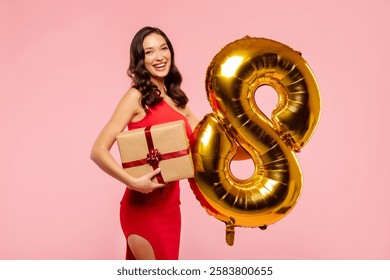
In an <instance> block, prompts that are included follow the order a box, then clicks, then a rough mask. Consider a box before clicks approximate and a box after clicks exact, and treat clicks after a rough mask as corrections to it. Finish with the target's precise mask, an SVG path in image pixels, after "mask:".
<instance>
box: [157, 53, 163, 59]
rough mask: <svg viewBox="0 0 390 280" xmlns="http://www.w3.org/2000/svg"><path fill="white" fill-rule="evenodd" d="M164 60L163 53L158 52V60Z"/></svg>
mask: <svg viewBox="0 0 390 280" xmlns="http://www.w3.org/2000/svg"><path fill="white" fill-rule="evenodd" d="M162 59H163V55H162V53H161V52H157V53H156V60H162Z"/></svg>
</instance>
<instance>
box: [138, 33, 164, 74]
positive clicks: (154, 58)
mask: <svg viewBox="0 0 390 280" xmlns="http://www.w3.org/2000/svg"><path fill="white" fill-rule="evenodd" d="M143 47H144V52H145V62H144V63H145V69H146V70H147V71H148V72H149V73H150V75H151V76H152V80H157V81H161V80H163V79H164V78H165V77H166V76H167V75H168V73H169V70H170V68H171V51H170V50H169V47H168V45H167V42H166V41H165V39H164V37H163V36H161V35H159V34H156V33H152V34H149V35H148V36H146V37H145V39H144V42H143Z"/></svg>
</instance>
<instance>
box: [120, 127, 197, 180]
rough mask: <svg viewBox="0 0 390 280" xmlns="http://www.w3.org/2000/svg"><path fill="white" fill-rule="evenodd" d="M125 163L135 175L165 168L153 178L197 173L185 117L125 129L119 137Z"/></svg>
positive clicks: (177, 176) (158, 178) (177, 177)
mask: <svg viewBox="0 0 390 280" xmlns="http://www.w3.org/2000/svg"><path fill="white" fill-rule="evenodd" d="M116 140H117V144H118V148H119V153H120V156H121V160H122V167H123V168H124V169H125V171H126V172H127V173H129V174H130V175H131V176H133V177H141V176H143V175H145V174H147V173H150V172H152V171H153V170H155V169H156V168H158V167H159V168H161V173H160V175H158V176H156V177H155V178H153V181H155V182H160V183H167V182H172V181H176V180H180V179H185V178H192V177H194V167H193V163H192V157H191V149H190V146H189V141H188V138H187V134H186V129H185V124H184V121H182V120H179V121H174V122H168V123H163V124H158V125H153V126H149V127H145V128H137V129H133V130H128V131H123V132H121V133H120V134H119V135H118V136H117V137H116Z"/></svg>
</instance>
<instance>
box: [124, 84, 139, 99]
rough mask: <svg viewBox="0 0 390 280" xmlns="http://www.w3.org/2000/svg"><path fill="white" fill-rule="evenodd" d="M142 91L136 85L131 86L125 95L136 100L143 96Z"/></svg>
mask: <svg viewBox="0 0 390 280" xmlns="http://www.w3.org/2000/svg"><path fill="white" fill-rule="evenodd" d="M141 95H142V94H141V92H140V91H139V90H138V89H136V88H135V87H131V88H129V90H128V91H127V92H126V93H125V97H126V98H129V99H131V100H134V101H138V100H140V98H141Z"/></svg>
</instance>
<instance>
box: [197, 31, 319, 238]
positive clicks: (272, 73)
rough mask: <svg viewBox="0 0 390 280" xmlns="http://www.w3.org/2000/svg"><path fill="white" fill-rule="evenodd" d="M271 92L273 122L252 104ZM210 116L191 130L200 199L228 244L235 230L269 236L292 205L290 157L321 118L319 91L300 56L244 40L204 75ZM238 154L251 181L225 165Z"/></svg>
mask: <svg viewBox="0 0 390 280" xmlns="http://www.w3.org/2000/svg"><path fill="white" fill-rule="evenodd" d="M263 85H268V86H271V87H272V88H274V89H275V91H276V92H277V94H278V104H277V106H276V107H275V109H274V110H273V112H272V116H271V118H270V119H268V118H267V117H266V115H265V114H263V113H262V111H261V108H259V107H258V106H257V104H256V101H255V97H254V96H255V92H256V90H257V89H258V88H259V87H261V86H263ZM206 90H207V97H208V100H209V102H210V105H211V107H212V110H213V113H211V114H208V115H206V116H205V117H204V118H203V120H202V121H201V122H200V123H199V124H198V126H197V127H196V129H195V131H194V134H193V139H192V155H193V162H194V168H195V178H194V179H195V182H194V181H193V180H190V185H191V188H192V189H193V191H194V193H195V195H196V197H197V199H198V200H199V201H200V203H201V205H202V206H203V207H204V208H205V209H206V210H207V212H208V213H209V214H210V215H212V216H214V217H215V218H217V219H219V220H221V221H223V222H225V223H226V241H227V243H228V244H229V245H233V242H234V228H235V227H236V226H240V227H260V228H261V229H265V228H267V226H268V225H270V224H273V223H275V222H277V221H278V220H280V219H281V218H283V217H284V216H285V215H287V214H288V213H289V212H290V211H291V210H292V208H293V207H294V205H295V204H296V203H297V201H298V199H299V196H300V194H301V189H302V174H301V170H300V167H299V165H298V162H297V159H296V157H295V153H294V152H296V151H300V149H301V148H302V147H303V146H304V145H305V144H306V143H307V141H308V140H309V138H310V136H311V135H312V133H313V131H314V129H315V127H316V125H317V123H318V120H319V115H320V103H321V102H320V96H319V89H318V86H317V83H316V80H315V78H314V75H313V73H312V72H311V70H310V68H309V66H308V65H307V63H306V61H305V60H304V59H303V58H302V56H301V55H300V53H298V52H296V51H294V50H293V49H291V48H290V47H288V46H286V45H283V44H281V43H279V42H276V41H272V40H268V39H264V38H251V37H245V38H242V39H240V40H237V41H235V42H232V43H230V44H228V45H227V46H225V47H224V48H223V49H222V50H221V51H220V52H219V53H218V54H217V55H216V56H215V57H214V59H213V60H212V62H211V63H210V65H209V67H208V69H207V75H206ZM238 146H241V147H242V148H243V149H244V150H245V151H246V152H247V153H248V154H249V155H250V157H251V158H252V160H253V163H254V166H255V168H254V173H253V175H252V176H251V177H250V178H248V179H245V180H242V179H238V178H236V177H235V176H234V174H232V172H231V170H230V162H231V161H232V159H233V157H234V155H235V154H236V151H237V147H238Z"/></svg>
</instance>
